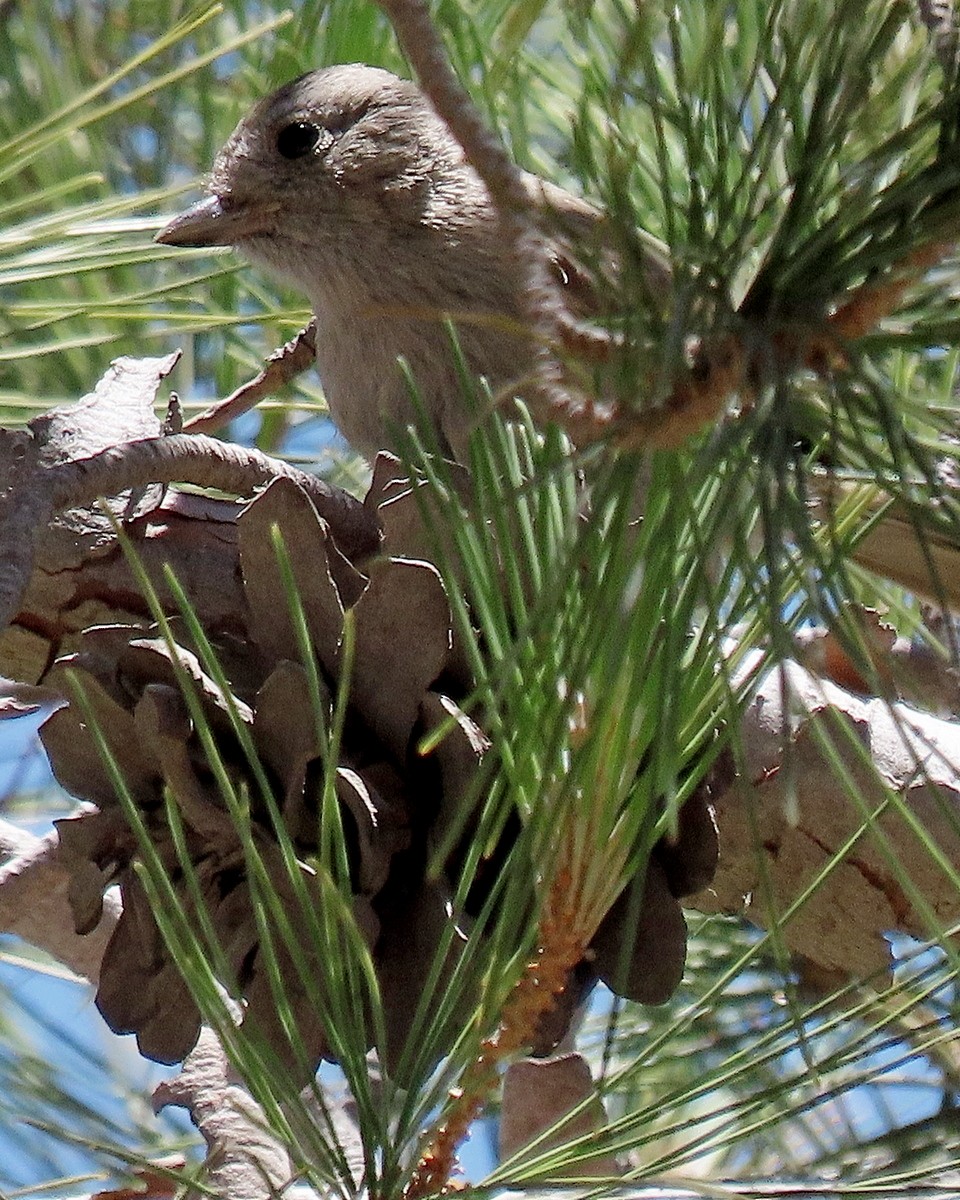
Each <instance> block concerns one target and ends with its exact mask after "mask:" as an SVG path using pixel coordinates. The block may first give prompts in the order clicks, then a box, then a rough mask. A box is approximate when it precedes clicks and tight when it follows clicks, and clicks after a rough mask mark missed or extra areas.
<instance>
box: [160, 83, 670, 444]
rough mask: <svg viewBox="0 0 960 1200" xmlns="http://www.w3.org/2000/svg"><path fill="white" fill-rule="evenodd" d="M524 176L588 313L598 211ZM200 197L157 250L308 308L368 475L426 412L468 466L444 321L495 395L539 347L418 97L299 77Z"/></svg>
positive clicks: (508, 274)
mask: <svg viewBox="0 0 960 1200" xmlns="http://www.w3.org/2000/svg"><path fill="white" fill-rule="evenodd" d="M522 178H523V185H524V188H525V190H526V192H527V194H528V196H529V199H530V204H531V209H532V211H534V212H535V213H536V214H537V216H538V219H539V223H540V224H541V225H542V230H543V238H544V247H545V249H546V251H547V254H548V258H549V262H550V264H551V268H552V271H553V274H554V276H555V278H556V281H557V285H558V287H559V288H560V289H561V290H562V293H563V298H564V303H565V305H566V306H567V308H568V309H569V311H570V312H571V313H572V314H573V315H575V316H583V315H591V314H595V313H597V312H598V311H600V310H601V308H602V301H601V299H600V297H599V295H598V291H599V290H600V289H598V288H597V287H596V286H595V285H594V282H593V278H592V273H591V270H590V267H589V265H584V264H590V263H591V262H596V261H600V260H601V259H605V260H607V261H609V260H610V257H611V256H610V252H609V224H608V222H607V220H606V218H605V217H604V214H603V213H602V211H601V210H600V209H598V208H596V207H595V206H593V205H592V204H590V203H589V202H588V201H586V200H583V199H581V198H580V197H578V196H575V195H573V194H572V193H570V192H569V191H566V190H565V189H563V188H561V187H559V186H557V185H555V184H553V183H550V182H548V181H546V180H543V179H540V178H539V177H538V176H536V175H533V174H530V173H524V174H523V176H522ZM206 193H207V194H206V196H205V197H204V198H203V199H202V200H200V201H199V202H198V203H196V204H194V205H193V206H192V207H190V208H188V209H187V210H186V211H184V212H183V213H181V214H180V215H179V216H177V217H175V218H174V219H173V220H171V221H170V222H169V223H168V224H167V225H166V226H165V227H164V228H163V229H162V230H161V231H160V233H159V234H158V235H157V238H156V240H157V241H158V242H160V243H162V244H164V245H167V246H182V247H196V246H233V247H235V248H236V249H237V250H239V251H240V252H241V253H242V254H243V255H244V256H246V258H248V259H249V260H250V262H251V263H253V264H254V265H256V266H258V267H260V268H261V269H263V270H264V271H266V272H267V273H268V274H270V275H272V276H274V277H275V278H277V279H278V280H280V281H281V282H283V283H284V284H287V285H289V286H292V287H294V288H295V289H297V290H299V291H300V292H301V293H303V294H304V295H305V296H306V298H307V299H308V300H309V303H310V305H311V307H312V309H313V312H314V316H315V320H316V326H317V328H316V368H317V371H318V374H319V376H320V382H321V384H322V387H323V391H324V395H325V398H326V401H327V404H328V407H329V410H330V414H331V416H332V418H333V420H334V422H335V424H336V425H337V427H338V429H339V430H340V432H341V433H342V434H343V436H344V437H345V438H346V440H347V441H348V442H349V443H350V444H351V445H352V446H353V447H354V449H356V450H357V451H358V452H360V453H361V454H363V455H364V456H365V457H366V458H367V459H369V460H371V461H372V460H373V458H374V457H375V456H376V454H377V453H378V452H379V451H380V450H383V449H386V450H396V449H397V448H398V438H399V436H400V434H399V431H401V430H402V429H403V428H404V427H405V426H407V425H409V424H411V423H413V422H415V421H416V419H417V414H418V412H422V411H425V412H426V413H427V414H428V415H429V418H430V422H431V425H432V433H433V435H434V438H435V444H436V445H437V446H438V447H439V449H440V450H441V451H442V452H443V453H444V454H446V455H447V456H448V457H451V458H453V459H456V460H459V461H460V462H465V461H466V460H467V455H468V443H469V438H470V434H471V431H472V429H473V426H474V423H475V421H476V419H477V418H476V412H475V410H471V408H470V406H469V403H468V401H467V400H466V398H465V395H464V391H465V389H464V385H463V381H462V374H461V368H460V365H459V361H458V353H456V352H455V349H454V346H453V344H452V341H451V337H450V332H449V328H448V324H447V320H448V319H449V320H452V321H453V322H454V324H455V327H456V334H457V341H458V344H459V354H460V355H462V357H463V359H464V360H465V362H466V364H467V365H468V367H469V368H470V370H471V371H472V372H473V373H474V374H475V375H478V376H484V377H485V378H486V380H487V381H488V383H489V385H490V386H491V388H492V389H494V391H495V392H498V391H502V390H506V391H507V392H509V391H510V390H511V388H517V387H519V386H521V385H522V381H523V379H524V377H525V375H526V374H527V373H528V372H529V370H530V367H531V365H532V362H533V356H534V351H535V342H534V338H533V336H532V334H531V331H530V330H529V328H528V326H527V325H526V324H525V321H524V313H525V307H524V303H523V293H522V288H523V283H522V275H521V272H520V270H519V269H518V263H517V261H516V255H515V254H514V253H513V251H512V248H511V246H510V243H509V239H508V238H506V237H505V236H504V232H503V227H502V221H501V217H500V214H499V212H498V210H497V206H496V204H495V203H494V201H493V199H492V197H491V195H490V193H489V191H488V190H487V187H486V186H485V184H484V183H483V181H482V180H481V178H480V176H479V175H478V174H477V172H476V171H475V170H474V169H473V167H472V166H471V165H470V164H469V162H468V161H467V160H466V157H465V155H464V152H463V149H462V148H461V146H460V144H459V142H458V141H457V140H456V139H455V138H454V136H453V135H452V134H451V132H450V131H449V129H448V128H447V126H446V124H445V123H444V121H443V120H442V119H441V118H440V117H439V116H438V114H437V113H436V112H435V111H434V109H433V107H432V106H431V104H430V102H429V101H428V99H427V98H426V96H425V95H424V94H423V92H422V91H421V90H420V89H419V88H418V87H417V86H416V84H414V83H413V82H411V81H409V80H406V79H401V78H399V77H398V76H396V75H394V74H393V73H391V72H389V71H386V70H383V69H381V68H378V67H371V66H367V65H364V64H361V63H352V64H346V65H338V66H333V67H326V68H323V69H320V70H315V71H310V72H308V73H307V74H305V75H301V76H300V77H299V78H297V79H294V80H293V81H292V82H290V83H287V84H285V85H284V86H282V87H280V88H279V89H278V90H277V91H275V92H274V93H273V94H272V95H270V96H267V97H266V98H265V99H263V100H261V101H260V102H259V103H258V104H256V105H255V107H254V108H253V109H252V110H251V111H250V112H249V113H248V115H247V116H245V117H244V118H243V119H242V120H241V121H240V123H239V125H238V126H237V127H236V129H235V130H234V132H233V134H232V135H231V136H230V138H229V139H228V140H227V142H226V144H225V145H224V147H223V149H222V150H221V151H220V152H219V154H218V155H217V157H216V160H215V162H214V165H213V169H212V172H211V174H210V176H209V179H208V181H207V186H206ZM642 244H643V247H644V249H643V252H642V256H643V263H642V269H643V271H644V272H645V278H646V279H647V280H648V282H649V284H650V290H651V291H656V290H662V287H663V285H664V283H665V281H667V280H668V279H669V268H668V266H667V265H666V258H665V255H664V254H663V252H662V251H661V249H660V248H659V247H658V246H657V244H656V243H655V241H654V239H652V238H650V239H649V241H644V242H643V243H642ZM401 364H405V367H406V371H405V370H404V368H403V367H402V366H401ZM406 372H409V376H410V377H412V380H413V382H414V385H415V388H416V400H415V399H414V394H413V392H412V390H411V382H410V378H408V376H407V374H406Z"/></svg>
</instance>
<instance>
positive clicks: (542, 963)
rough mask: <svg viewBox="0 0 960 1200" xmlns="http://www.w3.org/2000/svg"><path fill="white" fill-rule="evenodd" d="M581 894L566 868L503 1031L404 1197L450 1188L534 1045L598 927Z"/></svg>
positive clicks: (434, 1137) (486, 1045)
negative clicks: (504, 1067) (465, 1150)
mask: <svg viewBox="0 0 960 1200" xmlns="http://www.w3.org/2000/svg"><path fill="white" fill-rule="evenodd" d="M577 897H578V891H577V889H576V888H575V886H574V881H573V877H572V875H571V873H570V871H569V870H568V869H566V868H561V869H560V870H558V871H557V874H556V876H555V878H554V882H553V885H552V887H551V889H550V892H549V894H548V897H547V901H546V904H545V906H544V912H543V915H542V917H541V919H540V928H539V932H538V937H537V953H536V957H535V958H534V960H533V961H532V962H530V963H528V965H527V967H526V969H525V970H524V973H523V974H522V975H521V976H520V979H519V980H518V981H517V983H516V986H515V987H514V989H513V991H512V992H511V993H510V996H509V998H508V999H507V1002H506V1004H505V1005H504V1008H503V1012H502V1014H501V1017H500V1028H499V1030H498V1031H497V1033H496V1034H494V1035H493V1036H492V1037H489V1038H485V1039H484V1040H483V1041H482V1042H481V1043H480V1053H479V1054H478V1055H477V1057H476V1058H475V1059H474V1060H473V1062H472V1063H471V1064H470V1065H469V1066H468V1067H467V1069H466V1070H465V1071H464V1073H463V1075H462V1076H461V1078H460V1083H459V1085H458V1086H457V1087H456V1088H454V1089H452V1090H451V1092H450V1101H451V1103H450V1107H449V1108H448V1110H447V1112H446V1113H445V1115H444V1116H443V1117H442V1119H441V1121H440V1123H439V1124H438V1125H437V1126H436V1127H435V1128H434V1129H433V1130H432V1131H431V1133H430V1134H429V1140H428V1142H427V1146H426V1149H425V1150H424V1151H423V1153H422V1154H421V1156H420V1160H419V1162H418V1163H417V1166H416V1169H415V1170H414V1173H413V1175H412V1176H411V1178H410V1181H409V1183H408V1184H407V1186H406V1189H405V1191H404V1200H419V1198H420V1197H423V1196H429V1195H436V1194H438V1193H440V1192H443V1191H444V1190H445V1189H446V1188H447V1186H448V1184H449V1180H450V1175H451V1172H452V1171H453V1167H454V1163H455V1161H456V1152H457V1147H458V1146H459V1145H460V1143H461V1142H462V1141H463V1139H464V1138H465V1137H466V1135H467V1131H468V1129H469V1128H470V1125H471V1123H472V1122H473V1121H474V1119H475V1118H476V1117H477V1115H478V1114H479V1112H480V1110H481V1109H482V1108H483V1105H484V1103H485V1102H486V1101H487V1099H488V1098H489V1097H490V1095H491V1094H492V1092H493V1091H494V1089H495V1088H496V1087H497V1084H498V1081H499V1072H498V1068H499V1066H500V1064H501V1063H503V1062H504V1061H505V1060H506V1059H507V1058H509V1057H510V1056H511V1055H513V1054H516V1053H517V1051H519V1050H522V1049H523V1048H524V1047H525V1046H528V1045H530V1043H531V1041H532V1039H533V1035H534V1031H535V1030H536V1027H537V1023H538V1021H539V1020H540V1018H541V1017H542V1016H543V1015H544V1013H546V1012H547V1011H548V1010H549V1009H550V1008H551V1007H552V1005H553V1003H554V1001H555V1000H556V998H557V997H558V996H559V995H560V994H561V993H562V992H563V990H564V988H565V987H566V986H567V981H568V979H569V977H570V972H571V970H572V969H573V968H574V967H575V966H576V964H577V963H578V962H579V961H580V960H581V959H582V958H583V955H584V953H585V951H586V947H587V943H588V942H589V940H590V936H591V935H592V932H593V931H592V930H591V931H589V932H587V931H586V930H585V928H584V924H583V920H582V914H581V911H580V905H579V904H578V899H577Z"/></svg>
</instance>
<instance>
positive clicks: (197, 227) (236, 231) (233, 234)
mask: <svg viewBox="0 0 960 1200" xmlns="http://www.w3.org/2000/svg"><path fill="white" fill-rule="evenodd" d="M273 211H274V210H273V209H272V208H271V207H269V206H267V205H256V204H244V203H242V202H239V203H238V202H236V201H232V200H231V201H229V202H228V201H225V200H224V199H223V198H222V197H220V196H216V195H213V196H206V197H205V198H204V199H203V200H200V201H198V202H197V203H196V204H194V205H193V206H192V208H188V209H187V210H186V211H185V212H182V213H181V214H180V215H179V216H178V217H174V218H173V220H172V221H171V222H170V223H169V224H168V225H165V226H164V227H163V229H161V230H160V232H159V233H158V234H157V235H156V237H155V238H154V241H155V242H160V243H161V245H164V246H232V245H234V244H235V243H236V242H238V241H240V240H241V239H242V238H245V237H253V236H254V235H255V234H258V233H265V232H266V231H267V228H268V224H269V221H270V218H271V217H272V216H273Z"/></svg>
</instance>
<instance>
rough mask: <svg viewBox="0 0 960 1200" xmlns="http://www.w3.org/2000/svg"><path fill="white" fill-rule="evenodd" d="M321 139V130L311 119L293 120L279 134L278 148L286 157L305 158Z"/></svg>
mask: <svg viewBox="0 0 960 1200" xmlns="http://www.w3.org/2000/svg"><path fill="white" fill-rule="evenodd" d="M319 141H320V130H319V129H318V128H317V126H316V125H311V123H310V122H309V121H292V122H291V123H290V124H289V125H284V127H283V128H282V129H281V130H280V132H279V133H278V134H277V150H278V152H279V153H280V154H282V155H283V157H284V158H303V156H304V155H305V154H309V153H310V151H311V150H312V149H313V148H314V146H315V145H316V144H317V142H319Z"/></svg>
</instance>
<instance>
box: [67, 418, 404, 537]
mask: <svg viewBox="0 0 960 1200" xmlns="http://www.w3.org/2000/svg"><path fill="white" fill-rule="evenodd" d="M45 476H46V478H47V480H48V481H49V483H48V486H49V487H50V488H51V490H52V496H53V505H54V508H55V509H65V508H72V507H74V506H76V505H80V504H87V503H89V502H90V501H92V500H94V499H96V497H97V496H112V495H116V494H117V493H118V492H121V491H125V490H126V489H127V488H137V487H143V486H144V485H147V484H151V483H192V484H195V485H197V486H199V487H212V488H218V489H219V490H221V491H225V492H232V493H234V494H236V495H249V494H250V493H251V492H252V491H253V490H254V489H255V488H257V487H262V486H263V485H264V484H267V483H269V482H270V481H271V480H273V479H276V478H278V477H280V476H284V477H285V478H287V479H292V480H293V481H294V482H295V483H297V484H299V486H300V487H301V488H303V490H304V491H305V492H306V493H307V495H308V496H309V497H310V499H311V500H312V501H313V504H314V507H315V508H316V510H317V513H318V514H319V515H320V516H321V517H322V518H323V520H325V521H326V522H327V524H328V525H329V526H330V528H331V531H332V532H333V535H334V537H335V538H336V540H337V544H338V546H339V548H340V550H341V552H342V553H344V554H345V555H347V557H349V558H362V557H365V556H367V555H370V554H373V553H376V551H377V550H378V549H379V545H380V528H379V525H378V524H377V522H376V519H375V518H374V517H373V516H372V515H371V514H370V513H369V512H368V511H367V510H366V509H365V508H364V506H363V504H362V503H361V502H360V501H359V500H357V499H355V498H354V497H353V496H351V495H349V494H348V493H347V492H344V491H342V490H341V489H340V488H335V487H331V485H330V484H328V483H325V482H324V481H323V480H322V479H318V478H317V477H316V476H314V475H308V474H307V473H306V472H305V471H300V470H298V469H297V468H296V467H291V466H290V465H289V464H287V463H285V462H282V461H280V460H279V459H275V458H270V457H269V456H268V455H266V454H262V453H261V452H260V451H259V450H253V449H248V448H246V447H243V446H236V445H233V444H230V443H227V442H221V441H219V440H217V439H216V438H209V437H205V436H204V435H202V434H188V433H181V434H174V435H173V436H171V437H158V438H145V439H144V440H143V441H138V442H128V443H126V444H125V445H122V446H113V447H111V448H110V449H108V450H104V451H102V452H101V453H100V454H95V455H93V456H92V457H91V458H84V459H79V460H75V461H73V462H67V463H63V464H60V465H58V466H55V467H52V468H50V469H48V470H47V471H46V472H45Z"/></svg>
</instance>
